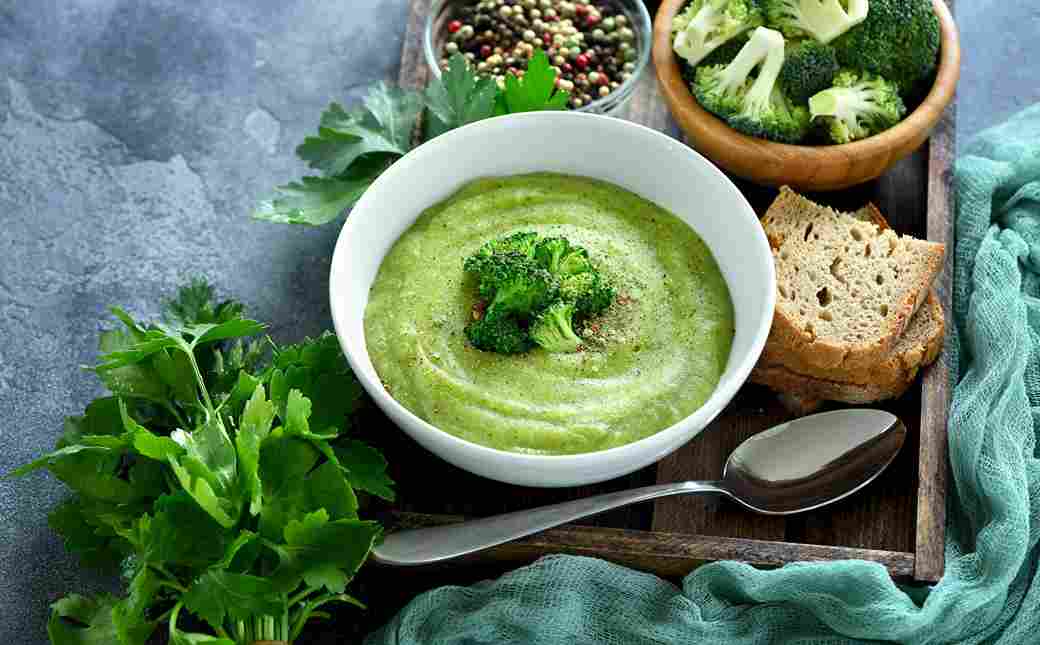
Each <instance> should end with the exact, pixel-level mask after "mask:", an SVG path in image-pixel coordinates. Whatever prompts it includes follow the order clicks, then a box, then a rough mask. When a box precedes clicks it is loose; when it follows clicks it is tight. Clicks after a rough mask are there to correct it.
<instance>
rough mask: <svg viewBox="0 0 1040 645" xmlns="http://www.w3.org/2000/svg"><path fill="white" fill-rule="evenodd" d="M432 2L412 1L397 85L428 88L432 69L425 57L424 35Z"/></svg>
mask: <svg viewBox="0 0 1040 645" xmlns="http://www.w3.org/2000/svg"><path fill="white" fill-rule="evenodd" d="M431 2H432V0H411V3H410V6H409V9H408V22H407V23H406V24H405V28H404V45H403V46H402V47H401V71H400V72H399V73H398V75H397V84H398V85H400V86H401V87H407V88H410V89H422V88H424V87H426V80H427V79H428V78H429V75H430V68H429V67H427V65H426V57H425V56H424V55H423V34H424V32H425V30H426V18H427V16H429V15H430V4H431Z"/></svg>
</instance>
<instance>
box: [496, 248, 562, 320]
mask: <svg viewBox="0 0 1040 645" xmlns="http://www.w3.org/2000/svg"><path fill="white" fill-rule="evenodd" d="M558 288H559V286H558V282H557V280H556V278H554V277H553V275H552V274H551V273H549V272H548V271H546V270H545V269H543V268H542V267H541V266H539V265H538V263H537V262H536V261H534V260H532V259H531V258H529V257H527V256H526V255H522V254H520V253H512V252H510V253H498V254H496V255H494V256H493V257H492V258H490V259H489V260H488V261H487V262H486V263H485V266H484V268H483V270H482V271H481V273H480V295H481V297H483V298H485V299H486V300H489V301H490V302H489V303H488V312H498V313H507V314H513V315H516V316H519V317H521V318H528V317H530V316H532V315H533V314H534V313H535V312H536V311H537V310H539V309H541V308H542V307H544V306H545V305H546V303H548V302H551V301H552V300H553V299H555V297H556V293H557V290H558Z"/></svg>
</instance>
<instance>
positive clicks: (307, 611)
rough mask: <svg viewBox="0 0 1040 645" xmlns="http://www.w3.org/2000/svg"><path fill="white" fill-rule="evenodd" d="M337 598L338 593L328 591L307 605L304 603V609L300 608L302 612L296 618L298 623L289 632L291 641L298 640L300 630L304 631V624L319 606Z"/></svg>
mask: <svg viewBox="0 0 1040 645" xmlns="http://www.w3.org/2000/svg"><path fill="white" fill-rule="evenodd" d="M335 599H336V595H335V594H331V593H328V594H325V595H324V596H318V597H317V598H315V599H314V600H312V601H310V602H309V603H307V604H306V605H304V606H303V609H301V610H300V613H299V615H298V616H297V618H296V624H295V625H293V630H292V633H290V634H289V640H290V641H294V640H296V637H297V636H299V635H300V632H302V631H303V628H304V626H305V625H306V624H307V620H308V619H309V618H310V617H311V615H312V614H313V613H314V610H315V609H317V608H318V607H321V606H322V605H324V604H325V603H327V602H329V601H331V600H335Z"/></svg>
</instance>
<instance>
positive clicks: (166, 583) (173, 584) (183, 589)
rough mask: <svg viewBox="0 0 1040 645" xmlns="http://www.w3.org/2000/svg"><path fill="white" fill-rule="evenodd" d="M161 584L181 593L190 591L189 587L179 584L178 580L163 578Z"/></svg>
mask: <svg viewBox="0 0 1040 645" xmlns="http://www.w3.org/2000/svg"><path fill="white" fill-rule="evenodd" d="M159 586H160V587H169V588H170V589H173V590H174V591H179V592H181V593H188V589H187V587H183V586H181V585H179V584H177V583H176V582H170V581H168V580H163V581H162V582H160V583H159Z"/></svg>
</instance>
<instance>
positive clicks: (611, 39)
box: [440, 0, 638, 108]
mask: <svg viewBox="0 0 1040 645" xmlns="http://www.w3.org/2000/svg"><path fill="white" fill-rule="evenodd" d="M447 31H448V33H447V35H446V38H445V39H444V44H443V45H442V47H441V61H440V63H441V67H442V68H443V69H446V68H447V66H448V58H449V57H451V56H452V55H454V54H455V53H458V52H462V53H463V54H464V55H465V57H466V59H467V60H469V61H470V63H471V64H472V65H474V66H475V67H476V71H477V73H478V74H480V75H483V76H489V77H492V78H494V79H495V80H496V81H497V82H498V83H499V84H500V85H503V84H504V83H505V77H506V74H514V75H515V76H518V77H522V76H523V75H524V72H525V71H526V69H527V62H528V60H530V58H531V56H532V55H533V54H534V52H535V51H537V50H539V49H542V50H544V51H545V52H546V53H547V54H548V55H549V60H550V61H551V62H552V65H553V67H554V68H555V70H556V75H557V79H556V86H557V87H558V88H560V89H561V90H564V91H566V92H568V93H569V94H570V96H571V100H570V106H571V107H572V108H580V107H582V106H585V105H588V104H589V103H592V102H593V101H596V100H599V99H602V98H606V97H607V96H609V95H610V93H611V92H613V91H615V90H617V89H618V88H619V87H621V84H622V83H624V82H625V81H626V80H628V79H629V78H631V76H632V74H633V72H635V69H636V60H637V58H638V51H637V47H638V43H637V41H636V35H635V31H634V30H633V29H632V25H631V24H630V21H629V19H628V17H627V16H626V15H625V14H624V12H623V11H621V10H620V8H618V7H617V6H616V5H615V4H613V3H611V2H607V1H604V0H575V1H569V0H480V1H478V2H469V3H465V4H460V5H458V6H456V7H455V9H454V12H453V14H452V15H451V17H450V20H449V21H448V23H447Z"/></svg>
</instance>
